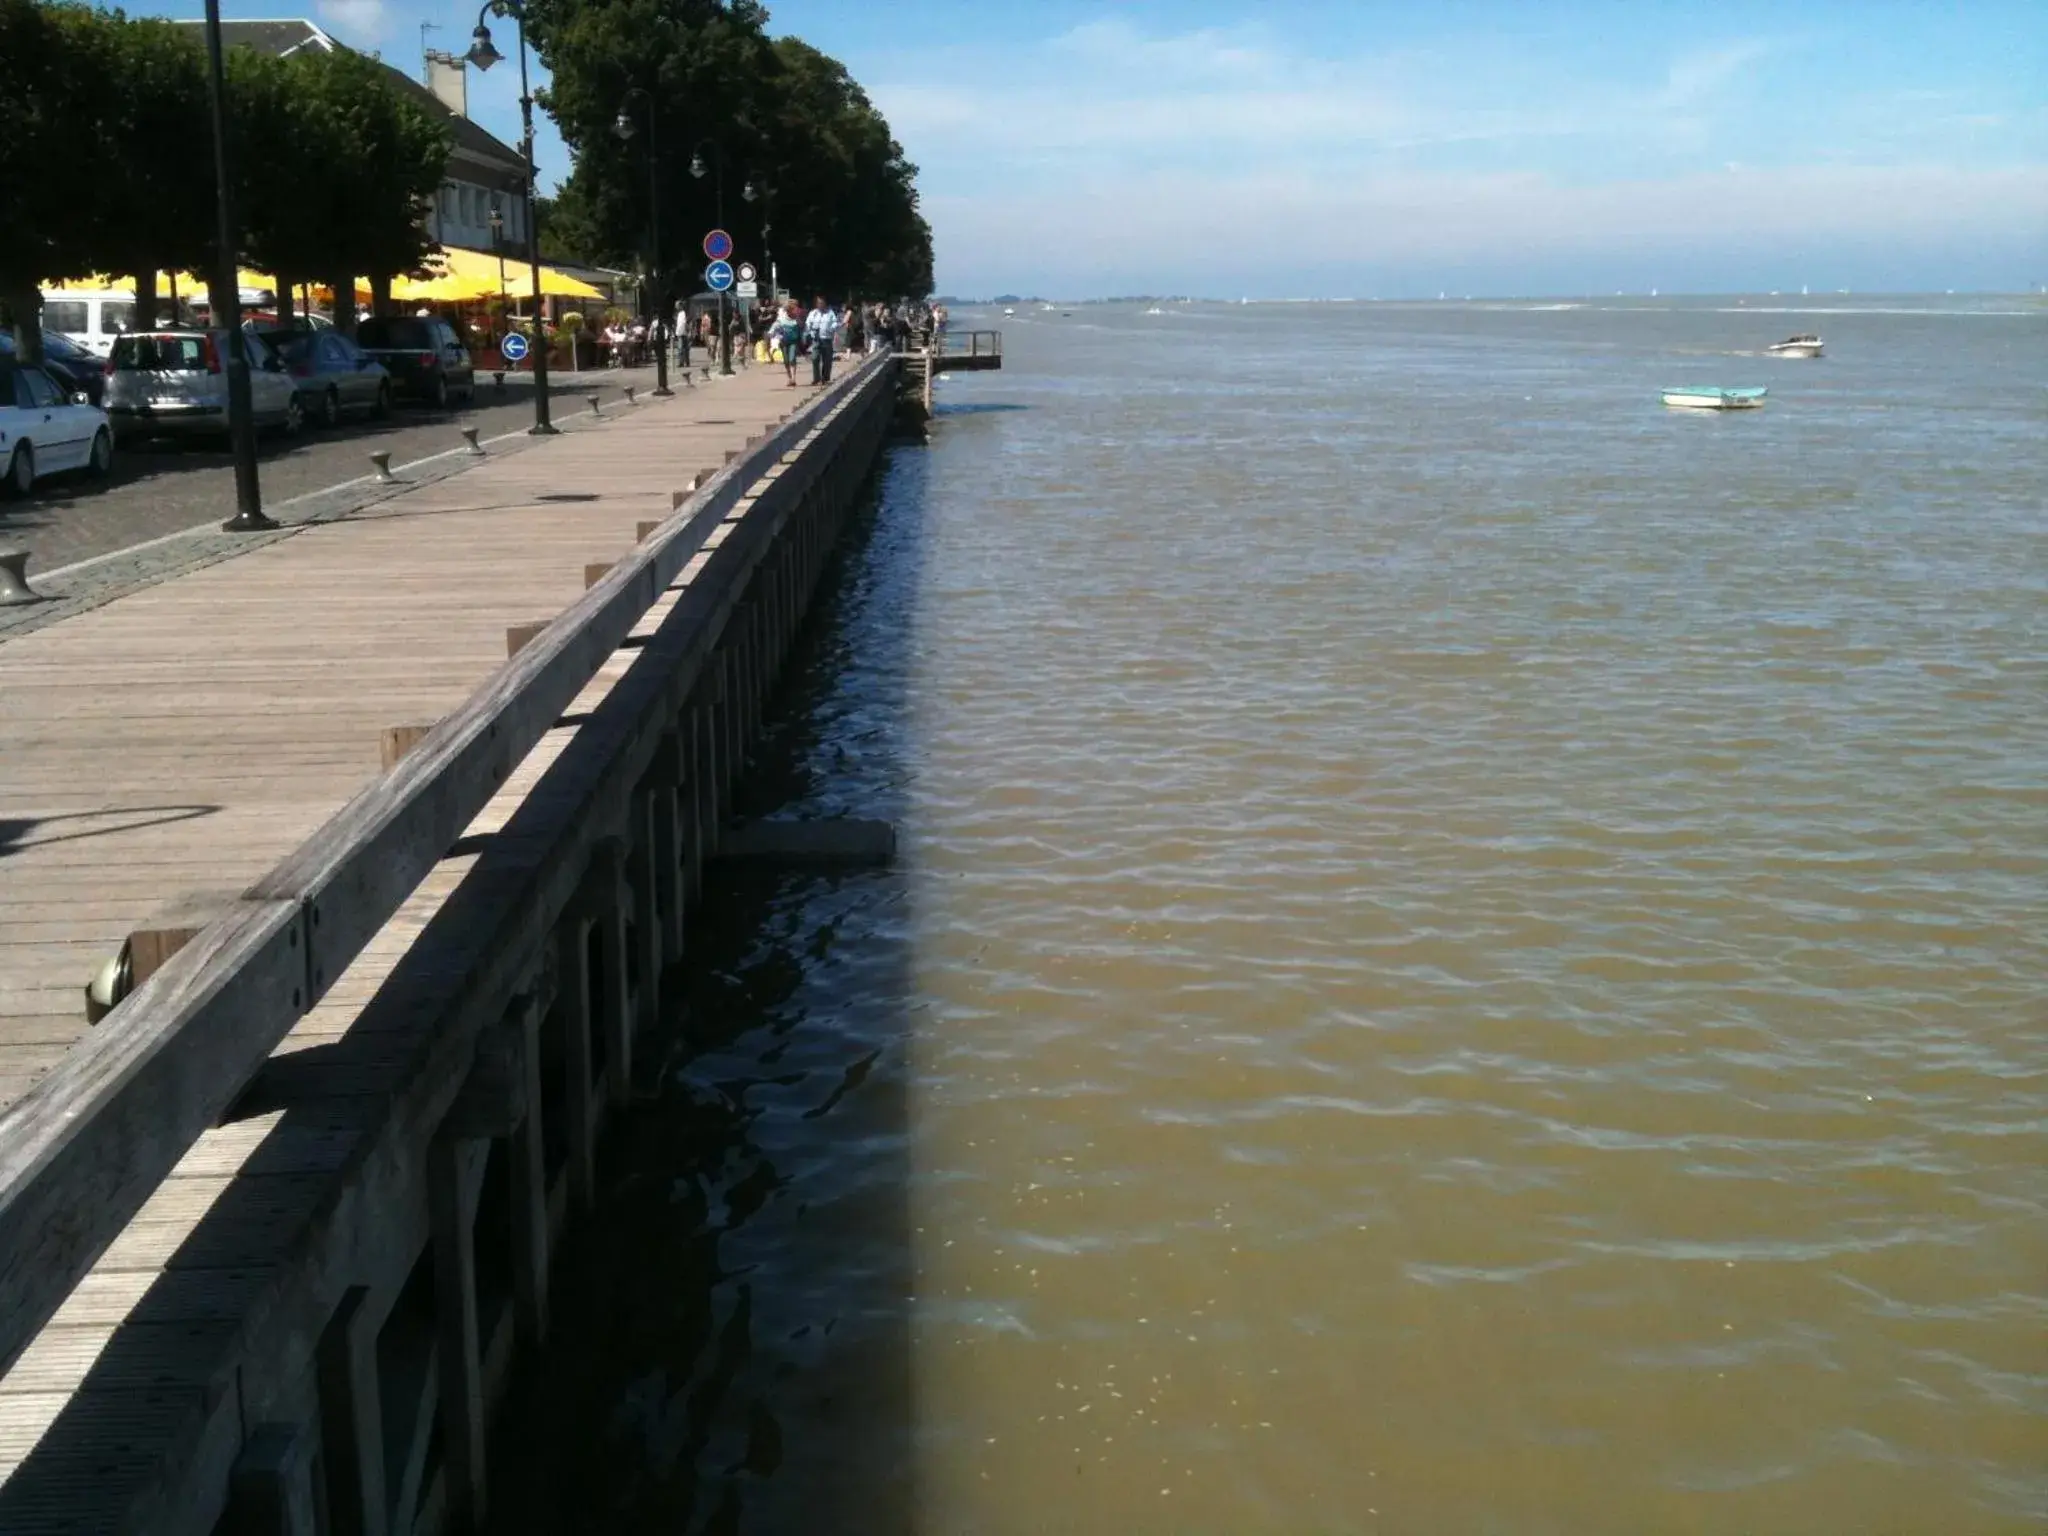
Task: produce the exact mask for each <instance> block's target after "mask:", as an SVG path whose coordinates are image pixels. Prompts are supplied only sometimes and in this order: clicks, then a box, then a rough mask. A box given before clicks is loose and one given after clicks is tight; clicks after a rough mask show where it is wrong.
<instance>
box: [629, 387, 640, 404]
mask: <svg viewBox="0 0 2048 1536" xmlns="http://www.w3.org/2000/svg"><path fill="white" fill-rule="evenodd" d="M639 403H640V402H639V401H637V400H635V399H634V398H633V386H632V385H630V384H628V385H627V386H626V404H628V405H638V404H639Z"/></svg>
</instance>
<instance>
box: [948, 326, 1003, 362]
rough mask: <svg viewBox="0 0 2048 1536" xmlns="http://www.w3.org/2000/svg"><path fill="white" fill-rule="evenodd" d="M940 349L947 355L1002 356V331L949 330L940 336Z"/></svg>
mask: <svg viewBox="0 0 2048 1536" xmlns="http://www.w3.org/2000/svg"><path fill="white" fill-rule="evenodd" d="M939 351H940V354H941V355H942V356H945V357H1001V356H1002V355H1003V333H1002V332H1001V331H948V332H946V333H945V335H944V336H942V337H941V338H940V346H939Z"/></svg>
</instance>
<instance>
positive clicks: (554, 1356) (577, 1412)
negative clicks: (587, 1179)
mask: <svg viewBox="0 0 2048 1536" xmlns="http://www.w3.org/2000/svg"><path fill="white" fill-rule="evenodd" d="M926 462H927V461H926V458H925V454H924V452H923V450H921V449H915V448H899V449H897V450H895V451H894V452H893V453H892V454H891V456H890V457H889V459H888V460H887V461H886V462H885V465H884V467H883V469H882V471H881V473H880V475H879V476H878V479H877V488H876V491H875V494H874V496H873V499H872V501H871V504H870V506H869V508H868V509H867V511H866V512H865V513H864V514H863V515H861V516H860V517H859V518H857V519H856V521H855V522H854V523H853V524H851V525H850V528H849V533H848V538H847V542H846V544H845V546H844V551H843V553H842V556H841V558H840V560H839V561H838V562H837V565H836V566H835V568H834V569H833V570H832V571H831V572H829V573H828V575H827V578H826V582H825V585H824V586H823V587H822V588H821V591H820V602H819V605H818V607H817V608H816V609H815V610H814V613H813V616H812V622H811V624H810V626H809V627H808V629H807V632H806V634H805V636H804V639H803V641H802V643H801V644H800V645H799V647H798V648H797V650H796V651H794V652H793V653H792V655H791V658H790V671H789V673H788V676H787V677H786V678H785V683H784V687H783V690H782V693H781V696H780V698H779V699H778V701H777V707H776V712H775V715H774V717H773V718H772V719H771V720H770V721H769V723H768V729H767V731H766V733H765V735H764V738H763V742H762V745H761V747H760V748H759V750H758V751H757V753H756V755H755V760H754V763H753V765H752V767H751V769H750V771H749V774H748V776H747V781H746V784H745V786H744V788H743V789H742V791H741V793H740V796H739V804H738V807H737V809H738V812H739V814H740V815H741V817H742V818H750V817H756V816H796V817H807V816H819V815H851V816H866V817H881V818H887V819H890V820H894V821H897V822H898V823H899V824H900V823H901V821H902V818H903V816H904V814H905V812H906V810H907V808H908V800H909V796H908V793H907V783H908V778H909V775H910V773H911V772H912V768H911V761H912V754H911V746H910V739H909V733H910V728H911V727H910V712H909V709H908V707H907V702H906V698H905V694H906V690H907V685H908V677H909V671H910V665H911V661H910V658H911V656H912V653H913V649H914V644H915V635H914V631H915V626H916V612H915V599H916V594H917V591H918V587H919V580H920V574H921V561H922V557H923V542H924V538H925V528H924V521H925V506H924V482H925V473H926ZM914 883H915V882H914V871H913V870H912V869H910V868H908V867H907V866H905V865H899V866H898V867H897V868H895V869H891V870H884V871H880V872H870V873H862V874H855V875H846V876H832V877H813V876H801V875H782V876H770V875H761V874H754V875H751V876H750V875H747V874H745V873H743V872H741V871H736V870H728V869H722V868H721V869H716V870H714V873H713V878H712V879H711V880H710V881H709V882H708V883H707V888H706V892H705V899H704V902H703V904H702V906H701V907H700V908H699V909H698V910H697V911H696V912H694V913H693V914H692V917H691V923H692V925H693V926H692V930H691V933H690V937H689V947H688V948H689V953H688V959H687V961H686V962H685V969H686V971H687V975H686V976H678V977H677V978H676V979H675V982H674V983H672V984H671V986H665V987H664V989H663V995H664V996H665V997H672V996H676V995H677V991H676V990H672V988H679V989H680V994H681V996H682V998H683V1002H682V1004H681V1006H680V1009H679V1010H678V1011H677V1013H676V1015H675V1016H674V1017H672V1018H671V1019H670V1020H668V1021H667V1022H668V1025H669V1029H670V1040H669V1048H668V1053H667V1055H666V1058H665V1059H663V1058H662V1056H661V1055H660V1053H659V1051H658V1050H652V1051H650V1052H649V1053H648V1058H647V1059H649V1060H652V1061H654V1062H655V1063H656V1066H655V1067H654V1069H653V1070H652V1071H650V1072H648V1073H647V1074H646V1075H645V1077H644V1078H643V1080H642V1081H641V1082H640V1083H639V1084H637V1085H636V1090H637V1091H636V1095H635V1102H634V1104H633V1106H632V1108H631V1109H630V1110H628V1111H627V1113H626V1114H625V1115H624V1116H623V1117H622V1118H621V1119H620V1120H618V1121H617V1122H615V1123H614V1125H613V1127H612V1129H611V1131H610V1133H609V1134H608V1136H607V1138H606V1142H605V1145H604V1148H603V1152H602V1154H601V1156H602V1161H601V1163H600V1167H599V1182H600V1196H599V1210H598V1212H597V1215H596V1217H595V1220H594V1221H593V1222H591V1223H590V1224H588V1225H586V1226H585V1227H584V1228H583V1229H582V1230H581V1231H580V1233H579V1234H578V1235H577V1237H576V1240H575V1241H573V1242H572V1243H571V1244H569V1245H568V1247H567V1248H566V1249H565V1250H564V1262H563V1264H562V1266H561V1267H560V1268H559V1269H558V1270H557V1274H556V1278H555V1289H554V1294H553V1301H552V1310H553V1315H554V1328H553V1334H552V1337H551V1339H550V1342H549V1344H548V1347H547V1348H546V1349H545V1350H543V1351H541V1352H540V1353H539V1354H538V1355H536V1356H533V1357H531V1358H530V1359H529V1360H528V1361H527V1362H525V1363H524V1365H523V1367H522V1371H521V1374H520V1377H519V1379H518V1382H517V1384H516V1385H515V1388H514V1392H513V1396H512V1399H511V1401H510V1402H509V1404H508V1407H507V1411H506V1413H505V1415H504V1418H503V1420H502V1421H501V1425H500V1430H499V1432H498V1433H497V1434H496V1435H495V1436H494V1439H493V1444H492V1447H491V1467H492V1484H493V1486H492V1492H491V1501H490V1514H491V1519H490V1522H489V1529H490V1530H491V1531H493V1532H495V1533H497V1536H525V1533H541V1532H548V1533H555V1532H562V1531H570V1530H590V1531H606V1532H616V1533H621V1536H627V1533H640V1532H648V1533H652V1532H661V1533H664V1536H668V1533H675V1536H682V1533H736V1532H743V1531H747V1532H751V1531H760V1532H769V1531H774V1532H781V1531H813V1530H815V1531H825V1530H829V1531H833V1532H838V1533H877V1536H895V1533H903V1532H908V1531H910V1530H911V1529H912V1528H913V1526H914V1519H915V1514H914V1511H915V1498H914V1494H915V1488H914V1472H913V1467H914V1462H913V1443H912V1437H913V1433H914V1430H915V1412H914V1403H913V1392H912V1371H911V1339H910V1319H911V1305H910V1295H911V1291H912V1285H913V1281H912V1270H913V1256H912V1251H911V1239H912V1223H911V1218H910V1189H909V1181H910V1174H911V1149H910V1141H909V1126H908V1109H909V1102H908V1100H909V1079H910V1071H911V1060H910V1056H911V1051H910V1047H911V1030H912V1022H913V1015H912V1012H911V1001H910V990H911V986H912V979H911V940H912V935H913V931H914V924H913V920H912V901H913V889H914Z"/></svg>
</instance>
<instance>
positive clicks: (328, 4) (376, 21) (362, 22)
mask: <svg viewBox="0 0 2048 1536" xmlns="http://www.w3.org/2000/svg"><path fill="white" fill-rule="evenodd" d="M318 9H319V12H320V17H321V19H322V20H323V21H325V22H327V23H328V24H329V25H330V26H331V27H332V28H333V29H334V30H335V31H337V32H348V33H351V34H353V35H355V36H357V37H362V38H367V39H371V40H375V39H377V38H380V37H382V36H383V35H384V29H385V27H386V25H387V24H388V23H389V21H390V19H391V15H390V11H389V10H388V9H387V8H386V5H385V0H320V4H319V7H318Z"/></svg>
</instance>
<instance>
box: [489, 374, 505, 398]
mask: <svg viewBox="0 0 2048 1536" xmlns="http://www.w3.org/2000/svg"><path fill="white" fill-rule="evenodd" d="M491 382H492V383H493V384H495V385H497V386H498V393H499V394H501V395H502V394H503V393H505V375H504V374H502V373H494V374H492V375H491Z"/></svg>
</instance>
